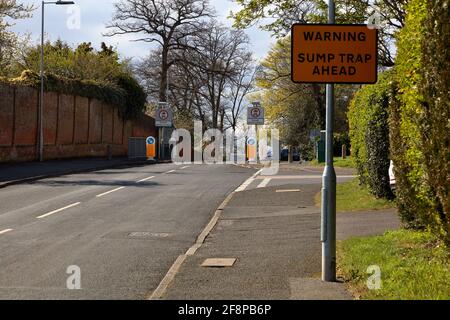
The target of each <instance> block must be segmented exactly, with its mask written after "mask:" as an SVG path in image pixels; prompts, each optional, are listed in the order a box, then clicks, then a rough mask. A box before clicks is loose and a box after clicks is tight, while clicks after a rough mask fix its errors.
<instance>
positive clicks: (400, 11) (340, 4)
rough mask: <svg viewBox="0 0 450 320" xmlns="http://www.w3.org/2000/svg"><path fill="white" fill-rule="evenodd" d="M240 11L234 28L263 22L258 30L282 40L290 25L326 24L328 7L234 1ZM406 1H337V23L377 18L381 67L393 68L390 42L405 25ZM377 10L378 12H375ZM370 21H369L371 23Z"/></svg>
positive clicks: (298, 1)
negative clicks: (265, 22) (377, 16)
mask: <svg viewBox="0 0 450 320" xmlns="http://www.w3.org/2000/svg"><path fill="white" fill-rule="evenodd" d="M235 2H236V3H238V4H239V5H241V10H239V11H238V12H236V13H231V17H232V18H234V21H235V24H234V26H235V27H237V28H248V27H250V26H251V25H253V24H256V23H258V22H260V21H262V20H264V19H269V21H270V23H268V24H263V25H261V26H260V27H261V29H263V30H266V31H270V32H271V33H272V34H273V35H274V36H276V37H278V38H281V37H284V36H286V35H287V34H289V32H290V29H291V26H292V24H293V23H315V22H322V23H323V22H326V21H327V9H328V7H327V4H326V3H325V1H323V0H274V1H266V0H235ZM407 2H408V0H374V1H368V0H336V1H335V3H336V21H337V22H338V23H365V22H367V21H368V20H374V19H373V17H374V15H375V14H377V15H379V17H380V18H381V20H382V22H383V23H385V24H386V26H385V27H382V28H380V44H379V50H380V64H381V65H382V66H392V65H393V64H394V61H393V60H394V59H393V57H392V56H393V42H394V38H395V34H396V32H397V31H398V30H399V29H400V28H402V27H403V26H404V20H405V6H406V4H407ZM377 8H378V9H379V10H378V9H377ZM371 22H372V21H371Z"/></svg>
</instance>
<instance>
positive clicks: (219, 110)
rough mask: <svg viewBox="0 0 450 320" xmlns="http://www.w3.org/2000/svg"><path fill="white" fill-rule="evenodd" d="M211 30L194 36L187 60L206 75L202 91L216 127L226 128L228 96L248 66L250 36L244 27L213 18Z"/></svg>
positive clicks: (201, 74)
mask: <svg viewBox="0 0 450 320" xmlns="http://www.w3.org/2000/svg"><path fill="white" fill-rule="evenodd" d="M207 30H208V32H203V33H201V34H199V35H198V36H197V37H195V38H194V39H193V40H192V43H193V46H194V47H195V48H196V50H195V51H185V52H183V54H184V57H183V61H185V63H187V64H189V66H190V68H192V69H193V70H194V71H195V73H196V75H197V77H199V76H200V77H202V78H203V79H204V80H203V86H202V89H201V90H200V95H201V97H202V98H203V100H204V101H205V102H206V103H207V105H208V109H209V110H208V111H209V112H210V115H211V121H212V127H213V128H219V129H222V130H223V128H224V120H225V112H226V111H225V107H224V101H223V100H224V96H225V94H226V92H227V89H229V88H230V84H231V82H232V81H234V80H236V79H238V78H239V76H240V75H241V72H242V70H243V69H246V66H247V65H248V63H249V61H251V60H252V54H251V53H250V52H249V48H248V44H249V39H248V37H247V35H246V34H245V33H244V32H243V31H241V30H233V29H231V30H230V29H228V28H226V27H224V26H222V25H220V24H218V23H217V22H216V21H214V20H212V21H211V22H210V23H209V24H208V26H207Z"/></svg>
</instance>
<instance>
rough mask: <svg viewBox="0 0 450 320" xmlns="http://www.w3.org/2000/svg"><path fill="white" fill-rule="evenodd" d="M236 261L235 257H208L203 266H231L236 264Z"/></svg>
mask: <svg viewBox="0 0 450 320" xmlns="http://www.w3.org/2000/svg"><path fill="white" fill-rule="evenodd" d="M235 262H236V259H235V258H213V259H206V260H205V261H203V263H202V264H201V266H202V267H204V268H230V267H232V266H234V264H235Z"/></svg>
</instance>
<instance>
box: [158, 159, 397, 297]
mask: <svg viewBox="0 0 450 320" xmlns="http://www.w3.org/2000/svg"><path fill="white" fill-rule="evenodd" d="M321 174H322V169H321V168H314V167H303V166H298V165H297V166H295V165H284V166H282V168H281V170H280V172H279V173H278V174H277V175H276V176H273V177H263V176H256V177H253V178H250V179H249V180H247V181H246V182H245V183H244V184H243V185H242V186H241V187H240V188H238V189H237V192H235V193H234V194H233V196H232V198H231V200H230V201H229V202H228V203H227V205H226V206H225V207H224V209H223V210H220V212H219V213H220V218H219V219H218V222H217V224H216V225H215V227H214V229H213V230H212V232H211V233H209V235H208V236H207V238H206V240H205V242H204V243H203V245H202V246H201V247H200V248H199V249H198V250H197V251H196V252H195V254H193V255H187V257H186V259H185V260H184V261H183V263H182V264H181V265H179V266H177V267H176V268H174V270H175V271H176V272H175V273H172V276H173V274H175V276H174V278H172V279H169V280H170V281H166V283H165V284H163V286H162V288H161V286H160V288H159V289H160V290H159V291H160V292H159V295H157V296H155V297H153V298H155V299H157V298H159V299H300V300H301V299H339V300H341V299H352V297H351V295H350V294H349V293H348V292H347V291H346V289H345V285H343V284H340V283H332V284H329V283H323V282H321V281H320V271H321V265H320V261H321V242H320V209H319V208H317V207H316V206H315V204H314V196H315V195H316V194H317V193H318V192H319V191H320V188H321ZM337 175H338V182H344V181H348V180H351V179H353V178H354V176H353V175H354V171H353V170H349V169H337ZM399 225H400V224H399V221H398V218H397V215H396V213H395V212H394V211H392V210H391V211H390V210H387V211H378V212H359V213H339V214H338V218H337V234H338V239H344V238H347V237H350V236H360V235H372V234H379V233H383V232H384V231H386V230H388V229H397V228H398V227H399ZM209 258H233V259H237V260H236V262H235V264H234V265H233V266H232V267H228V268H217V267H216V268H206V267H202V266H201V264H202V263H203V262H204V261H205V260H206V259H209ZM166 277H167V276H166ZM168 278H171V276H170V275H169V276H168ZM166 280H167V279H166Z"/></svg>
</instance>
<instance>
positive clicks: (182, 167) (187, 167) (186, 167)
mask: <svg viewBox="0 0 450 320" xmlns="http://www.w3.org/2000/svg"><path fill="white" fill-rule="evenodd" d="M190 167H191V166H185V167H182V168H181V170H184V169H187V168H190Z"/></svg>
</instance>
